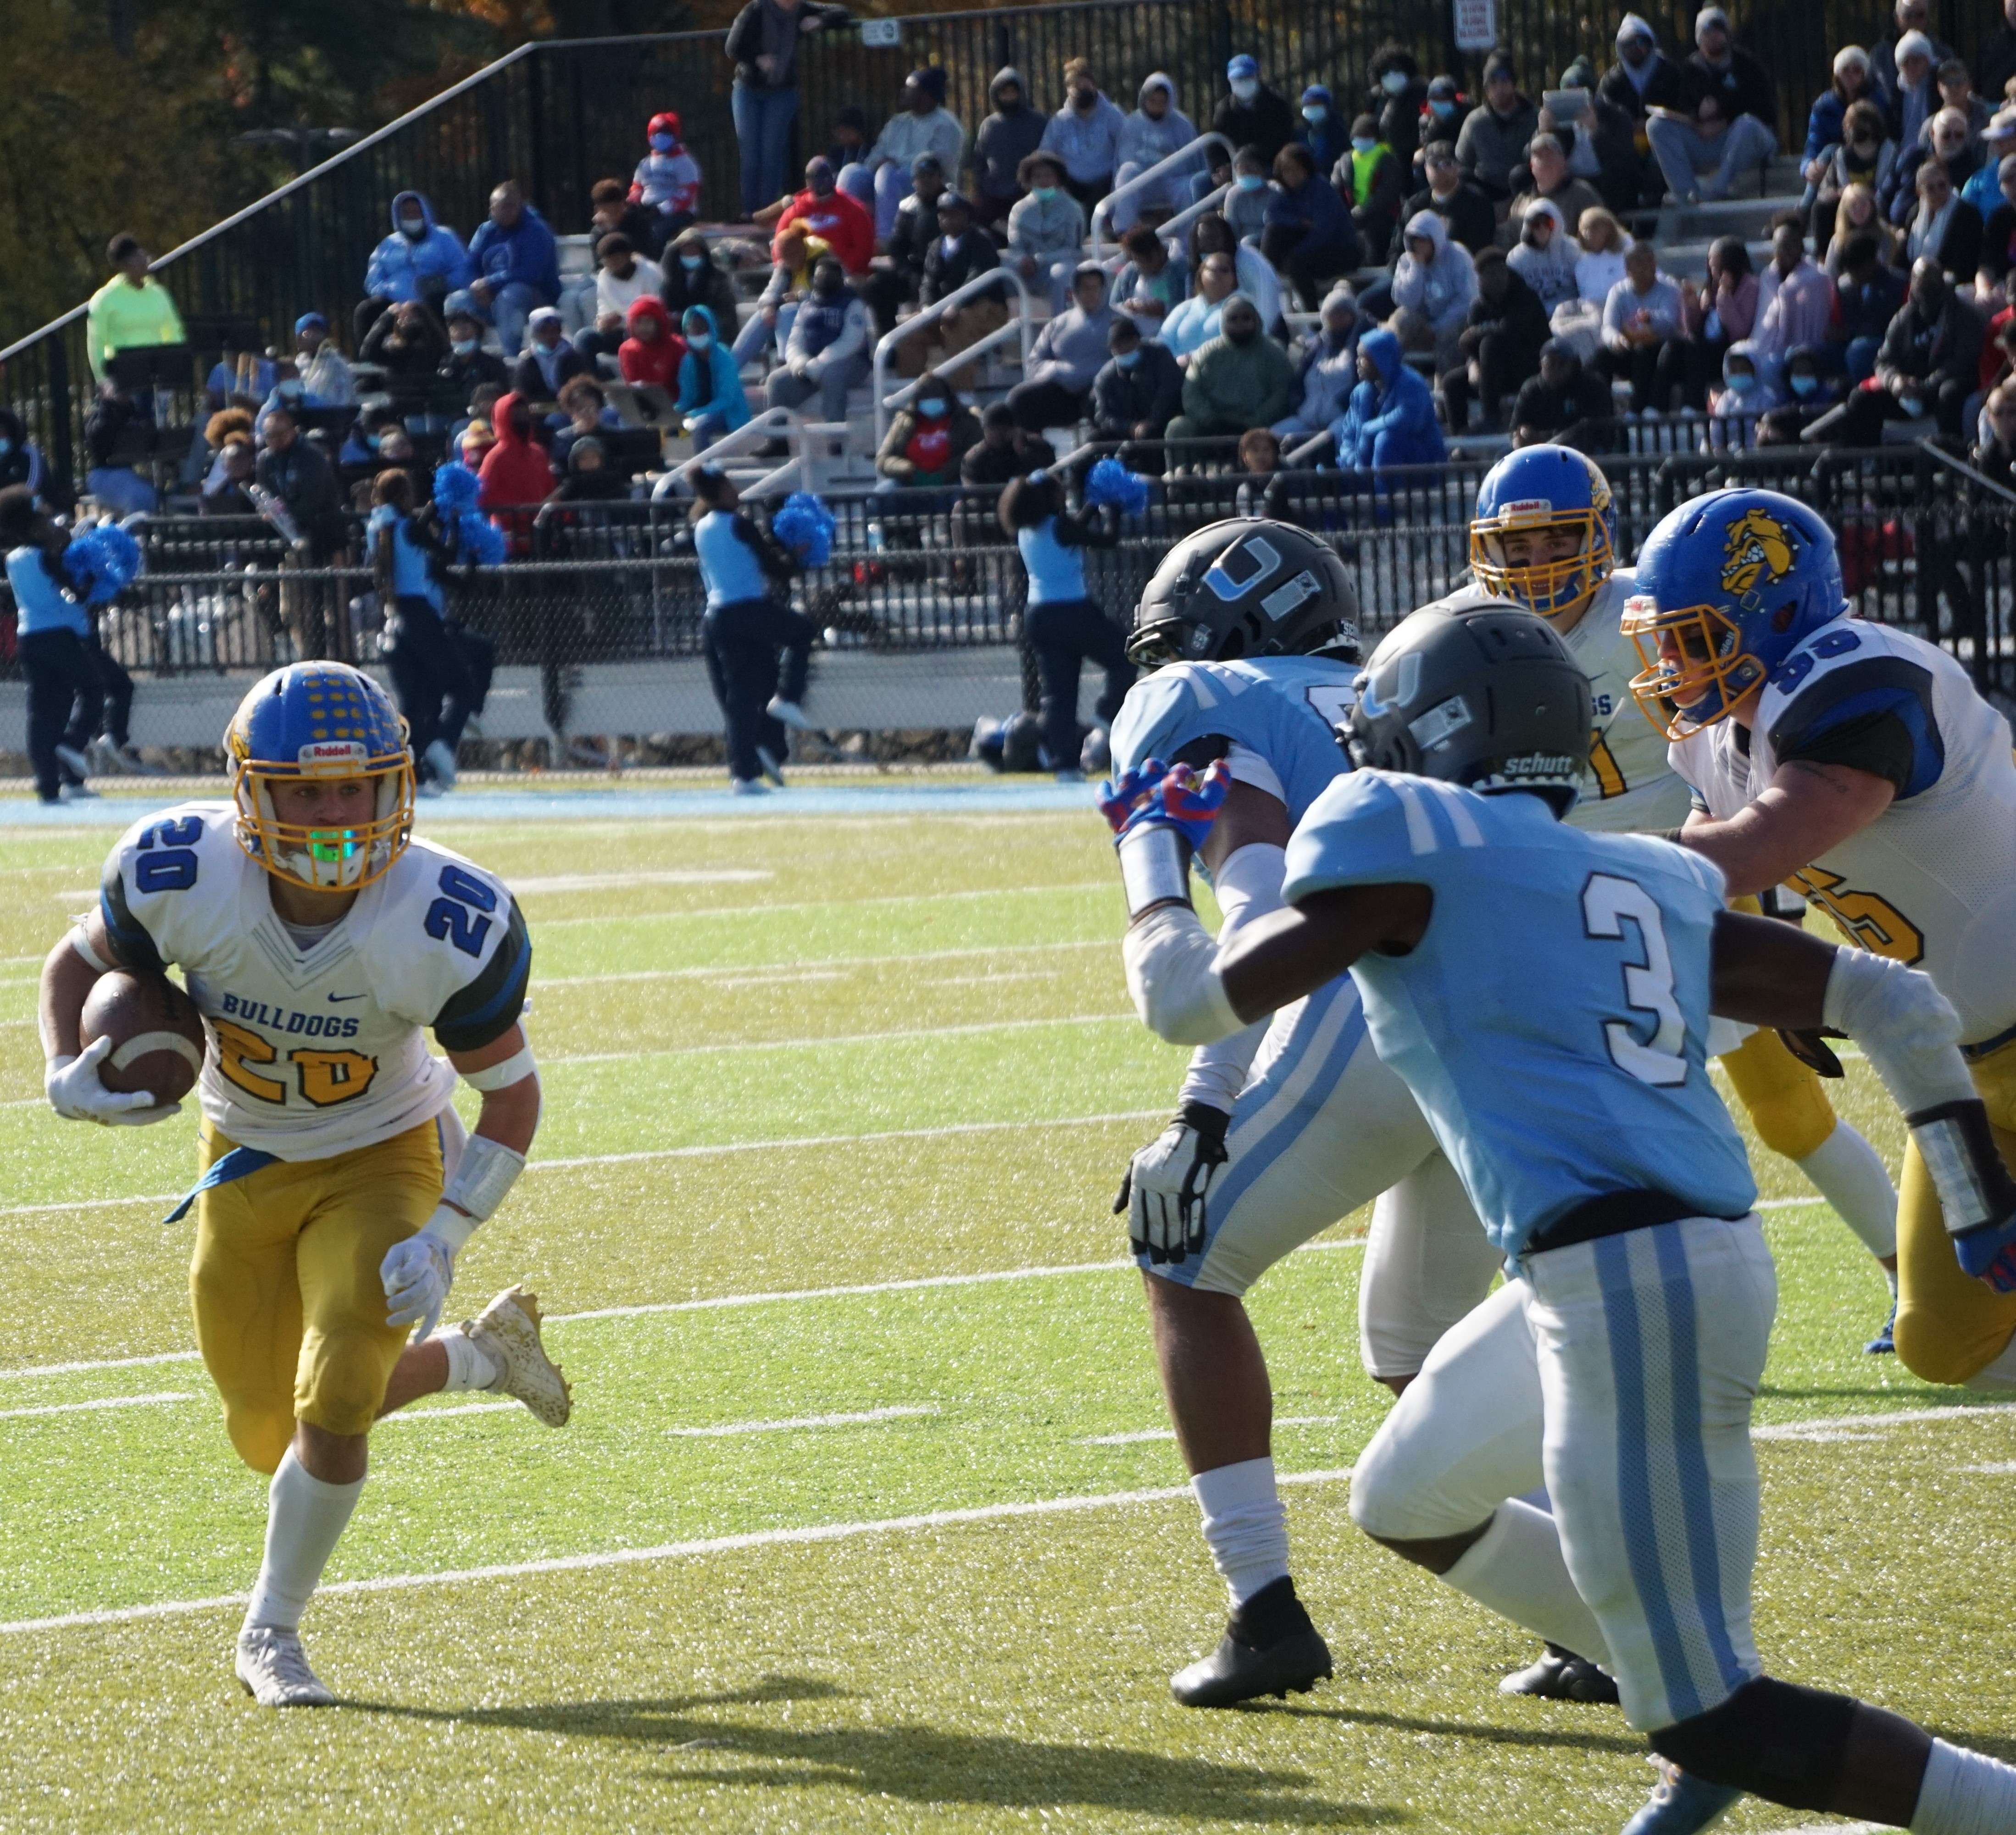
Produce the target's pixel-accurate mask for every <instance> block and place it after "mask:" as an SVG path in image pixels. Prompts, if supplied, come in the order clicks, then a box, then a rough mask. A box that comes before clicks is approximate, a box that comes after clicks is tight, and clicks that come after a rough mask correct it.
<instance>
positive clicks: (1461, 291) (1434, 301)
mask: <svg viewBox="0 0 2016 1835" xmlns="http://www.w3.org/2000/svg"><path fill="white" fill-rule="evenodd" d="M1391 294H1392V302H1393V315H1392V317H1391V319H1389V320H1388V322H1387V326H1386V328H1387V330H1389V331H1391V333H1394V335H1395V337H1397V338H1398V339H1399V342H1400V343H1401V344H1402V346H1403V347H1404V348H1406V349H1408V350H1417V351H1433V352H1434V353H1435V368H1436V370H1438V372H1439V371H1441V370H1447V369H1449V368H1451V367H1453V365H1454V364H1455V362H1456V337H1457V335H1458V334H1459V333H1460V332H1461V331H1462V330H1463V324H1464V322H1465V321H1466V320H1467V319H1468V318H1469V316H1470V308H1471V302H1472V301H1474V299H1475V298H1476V297H1477V269H1476V267H1475V265H1474V263H1473V262H1472V261H1471V258H1470V253H1469V251H1467V249H1465V248H1463V247H1460V245H1458V244H1457V243H1453V242H1451V241H1450V240H1449V226H1448V225H1446V224H1445V223H1444V222H1443V221H1442V218H1440V217H1438V216H1437V215H1435V212H1434V211H1420V213H1419V214H1418V215H1415V216H1413V217H1410V218H1408V220H1407V234H1406V247H1405V250H1404V251H1403V252H1402V254H1401V257H1400V258H1399V261H1396V262H1395V264H1394V267H1393V282H1392V287H1391Z"/></svg>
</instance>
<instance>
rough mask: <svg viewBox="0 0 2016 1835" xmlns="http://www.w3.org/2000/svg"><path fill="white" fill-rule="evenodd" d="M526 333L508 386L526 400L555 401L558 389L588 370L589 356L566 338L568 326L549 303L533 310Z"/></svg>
mask: <svg viewBox="0 0 2016 1835" xmlns="http://www.w3.org/2000/svg"><path fill="white" fill-rule="evenodd" d="M525 332H526V336H525V354H524V355H523V356H522V357H520V359H518V362H517V366H516V367H514V368H513V370H512V372H511V386H512V388H513V389H515V390H516V391H517V392H518V394H519V395H522V396H523V397H524V398H525V399H526V400H527V401H528V402H556V401H558V400H559V399H560V391H561V390H562V389H563V388H565V387H566V386H567V384H568V383H569V382H570V381H571V380H573V379H574V377H577V376H579V375H581V374H582V373H584V372H585V370H587V369H588V367H589V362H588V359H586V358H585V357H584V356H583V355H581V352H580V351H578V350H577V349H575V348H574V345H573V344H571V343H569V342H568V341H567V328H566V326H564V325H563V324H562V323H561V321H560V314H559V313H558V312H556V311H555V310H554V309H553V308H552V307H551V306H542V307H540V308H539V309H538V311H537V312H535V313H533V315H532V316H531V319H530V321H529V322H528V323H527V326H526V328H525Z"/></svg>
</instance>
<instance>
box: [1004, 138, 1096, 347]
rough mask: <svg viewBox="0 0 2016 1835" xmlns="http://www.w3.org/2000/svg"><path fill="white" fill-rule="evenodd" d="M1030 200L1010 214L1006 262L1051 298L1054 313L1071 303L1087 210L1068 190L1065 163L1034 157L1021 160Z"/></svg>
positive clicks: (1045, 155)
mask: <svg viewBox="0 0 2016 1835" xmlns="http://www.w3.org/2000/svg"><path fill="white" fill-rule="evenodd" d="M1021 182H1022V183H1023V185H1024V186H1025V187H1027V189H1028V196H1026V197H1024V199H1023V200H1021V203H1019V204H1017V205H1016V206H1015V207H1014V208H1013V210H1011V211H1010V212H1009V213H1008V258H1009V260H1010V262H1012V263H1013V265H1014V268H1015V270H1016V272H1017V273H1019V274H1020V275H1021V276H1022V279H1024V281H1025V282H1027V283H1028V284H1029V285H1030V286H1031V287H1035V288H1036V289H1037V290H1039V291H1046V292H1047V293H1048V294H1049V296H1050V310H1051V312H1053V313H1054V312H1063V311H1064V309H1065V308H1067V306H1068V305H1069V304H1070V303H1071V276H1073V275H1074V274H1075V273H1076V272H1078V254H1079V251H1080V250H1081V248H1082V245H1083V243H1084V242H1085V209H1084V207H1083V206H1082V204H1079V202H1078V200H1077V199H1076V198H1075V197H1074V196H1072V195H1071V193H1070V192H1068V191H1067V190H1066V189H1064V161H1063V160H1061V159H1060V158H1059V157H1057V155H1056V154H1055V153H1031V154H1030V155H1029V157H1028V158H1027V159H1025V160H1023V162H1022V170H1021Z"/></svg>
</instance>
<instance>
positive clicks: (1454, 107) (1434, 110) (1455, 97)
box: [1419, 76, 1471, 149]
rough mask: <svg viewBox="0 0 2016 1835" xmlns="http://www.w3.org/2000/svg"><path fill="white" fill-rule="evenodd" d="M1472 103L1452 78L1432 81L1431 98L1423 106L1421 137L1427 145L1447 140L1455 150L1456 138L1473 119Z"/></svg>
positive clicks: (1430, 81) (1429, 89)
mask: <svg viewBox="0 0 2016 1835" xmlns="http://www.w3.org/2000/svg"><path fill="white" fill-rule="evenodd" d="M1470 114H1471V100H1470V98H1469V97H1468V96H1466V95H1464V94H1463V90H1462V88H1461V87H1460V85H1458V84H1457V82H1456V78H1453V77H1449V76H1442V77H1435V78H1431V79H1430V80H1429V83H1428V99H1427V101H1426V102H1424V103H1422V104H1421V122H1420V130H1419V131H1420V139H1421V144H1422V146H1430V145H1431V144H1432V143H1433V142H1435V141H1438V140H1446V141H1447V142H1449V146H1450V147H1451V148H1452V149H1453V148H1454V147H1455V146H1456V136H1457V135H1459V134H1460V133H1461V132H1463V123H1464V122H1465V121H1468V120H1469V119H1470Z"/></svg>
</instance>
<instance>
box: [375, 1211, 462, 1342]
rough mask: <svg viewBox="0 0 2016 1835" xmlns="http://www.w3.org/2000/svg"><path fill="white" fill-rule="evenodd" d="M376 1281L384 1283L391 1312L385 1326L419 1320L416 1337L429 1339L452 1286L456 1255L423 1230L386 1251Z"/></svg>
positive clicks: (387, 1315)
mask: <svg viewBox="0 0 2016 1835" xmlns="http://www.w3.org/2000/svg"><path fill="white" fill-rule="evenodd" d="M378 1278H379V1279H380V1281H381V1282H383V1283H384V1285H385V1303H386V1305H387V1307H389V1308H390V1309H391V1310H389V1311H387V1314H386V1315H385V1323H386V1324H387V1325H412V1323H413V1322H414V1321H416V1320H418V1321H419V1327H420V1329H419V1333H418V1335H417V1336H419V1337H421V1338H427V1337H430V1336H432V1335H433V1332H434V1328H435V1326H437V1325H439V1324H440V1323H441V1308H442V1307H444V1306H445V1305H446V1304H447V1303H448V1289H449V1288H450V1287H452V1286H453V1285H455V1252H454V1250H452V1249H450V1248H449V1247H448V1245H447V1244H446V1243H445V1242H442V1240H441V1238H440V1237H438V1236H437V1235H435V1234H434V1231H432V1230H423V1231H420V1233H419V1235H417V1236H409V1237H408V1238H406V1239H405V1242H395V1243H394V1244H393V1245H392V1246H391V1248H390V1249H387V1250H386V1251H385V1259H384V1260H383V1261H381V1262H380V1264H378Z"/></svg>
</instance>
